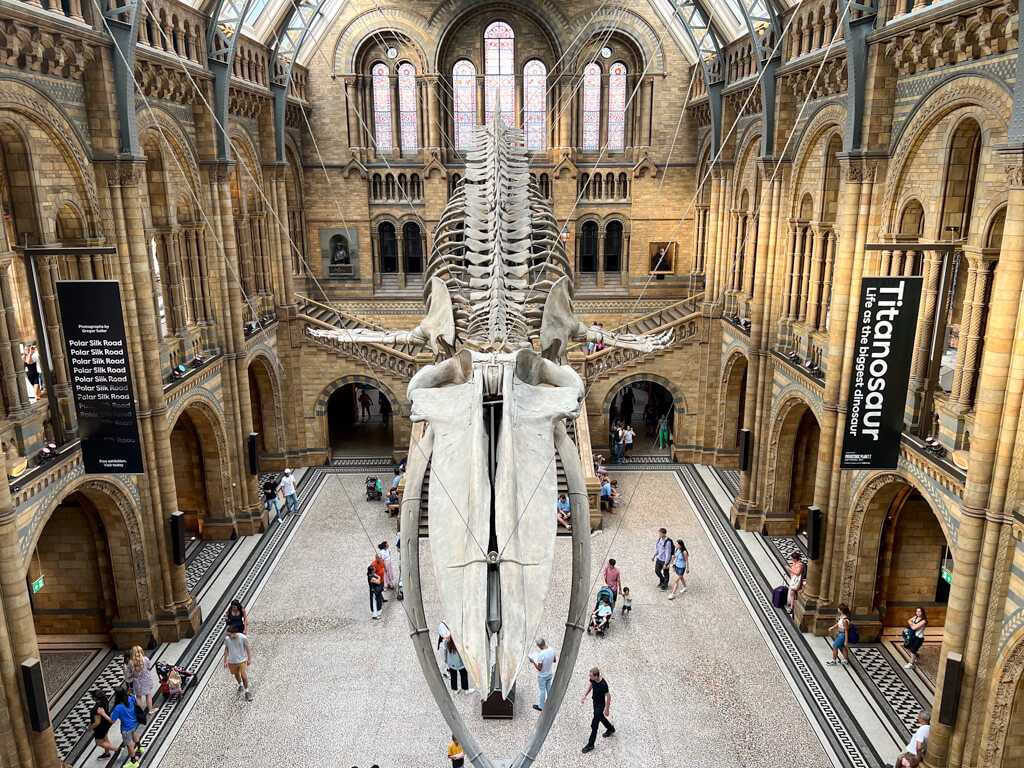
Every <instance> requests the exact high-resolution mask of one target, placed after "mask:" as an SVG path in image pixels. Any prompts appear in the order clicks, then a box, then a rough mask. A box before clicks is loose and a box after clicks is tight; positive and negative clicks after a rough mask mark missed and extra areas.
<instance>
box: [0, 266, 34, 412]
mask: <svg viewBox="0 0 1024 768" xmlns="http://www.w3.org/2000/svg"><path fill="white" fill-rule="evenodd" d="M14 301H15V298H14V291H13V290H12V289H11V260H10V258H8V259H6V260H4V261H3V262H2V263H0V307H2V321H0V325H2V330H3V340H2V341H0V366H2V370H4V371H6V372H7V373H5V374H4V388H5V391H6V392H7V393H8V397H9V398H10V397H12V396H13V399H11V400H10V405H11V410H26V409H27V408H28V407H29V406H30V405H31V403H30V402H29V399H28V384H27V382H26V381H25V364H24V363H23V362H22V360H21V339H20V338H19V337H18V321H17V317H16V316H15V312H14ZM8 356H9V357H8ZM15 393H16V396H15Z"/></svg>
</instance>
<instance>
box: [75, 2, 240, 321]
mask: <svg viewBox="0 0 1024 768" xmlns="http://www.w3.org/2000/svg"><path fill="white" fill-rule="evenodd" d="M92 4H93V7H95V8H96V11H97V14H98V15H99V17H100V19H101V20H102V21H103V24H104V27H106V29H107V34H108V35H109V34H111V31H110V27H109V25H108V23H107V19H106V17H105V16H103V14H102V12H100V8H99V4H98V2H97V0H92ZM161 32H162V30H161ZM165 42H166V41H165ZM114 47H115V48H117V51H118V55H119V56H120V57H121V59H122V61H123V63H124V64H125V65H126V66H127V64H128V60H127V59H126V58H125V56H124V53H123V52H122V51H121V49H120V48H118V47H117V46H114ZM172 50H173V49H172ZM175 55H176V54H175ZM183 68H184V67H183ZM187 71H188V70H187V69H186V72H187ZM131 76H132V81H133V83H134V84H135V89H136V90H137V91H138V94H139V95H140V96H141V97H142V102H143V104H145V106H146V110H147V112H148V113H149V116H150V118H152V120H153V123H154V125H155V127H156V132H157V134H158V135H159V136H160V140H161V142H162V144H163V146H164V149H165V150H166V151H167V152H168V154H169V155H170V156H171V158H172V159H173V160H174V164H175V166H176V167H177V169H178V172H179V173H180V174H181V176H182V178H184V179H189V178H190V174H189V173H188V172H187V171H186V170H185V168H184V167H183V166H182V164H181V160H179V159H178V155H177V153H176V152H175V151H174V149H173V147H172V146H171V143H170V140H169V139H168V138H167V136H166V134H165V133H164V129H163V126H161V125H160V122H159V120H158V119H157V116H156V112H155V111H154V110H153V105H152V104H151V103H150V101H149V98H148V97H147V96H146V94H145V91H143V89H142V85H141V84H140V83H139V80H138V78H137V77H135V73H134V71H132V72H131ZM193 85H194V84H193ZM243 165H244V164H243ZM185 186H186V187H187V188H188V191H189V195H190V196H191V197H192V201H193V202H194V203H195V204H196V208H197V209H198V211H199V214H200V215H201V216H202V217H203V223H204V224H205V225H206V228H207V229H208V230H209V232H210V236H211V237H212V238H213V241H214V243H216V245H217V250H218V251H219V252H220V254H221V257H222V258H223V259H224V263H225V264H226V265H227V268H228V272H229V273H230V274H231V276H232V277H233V278H234V280H235V282H236V283H238V288H239V290H240V291H241V292H242V297H243V299H245V303H246V304H247V305H248V306H249V309H250V311H251V312H252V313H253V317H254V318H259V317H260V314H259V312H257V310H256V308H255V307H254V306H253V303H252V300H251V299H250V298H249V295H248V294H247V293H246V291H245V286H244V285H242V281H241V279H240V277H239V275H238V273H237V272H236V271H235V267H234V265H233V264H232V263H231V259H229V258H228V256H227V252H226V251H225V250H224V244H223V242H222V241H221V239H220V238H219V237H217V231H216V229H215V228H214V226H213V224H212V223H211V222H210V219H209V217H208V216H207V214H206V205H205V204H204V203H203V201H202V200H201V199H200V198H199V196H198V193H197V192H196V190H194V189H193V188H192V185H191V184H185Z"/></svg>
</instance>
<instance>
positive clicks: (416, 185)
mask: <svg viewBox="0 0 1024 768" xmlns="http://www.w3.org/2000/svg"><path fill="white" fill-rule="evenodd" d="M409 196H410V197H412V199H413V200H419V199H420V198H421V197H423V186H422V185H421V184H420V177H419V174H416V173H414V174H413V175H412V176H410V177H409Z"/></svg>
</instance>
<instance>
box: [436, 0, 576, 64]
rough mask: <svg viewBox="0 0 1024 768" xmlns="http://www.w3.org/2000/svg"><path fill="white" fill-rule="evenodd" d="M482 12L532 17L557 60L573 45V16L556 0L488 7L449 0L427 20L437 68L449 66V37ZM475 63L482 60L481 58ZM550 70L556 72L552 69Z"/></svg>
mask: <svg viewBox="0 0 1024 768" xmlns="http://www.w3.org/2000/svg"><path fill="white" fill-rule="evenodd" d="M479 13H486V14H487V15H488V16H489V17H491V16H493V17H494V19H497V17H498V16H500V15H502V14H505V15H508V14H512V16H509V18H515V17H516V16H518V17H519V18H523V17H526V18H528V19H529V21H530V22H531V23H532V24H534V25H536V26H537V28H538V29H539V30H540V31H541V33H542V34H543V35H544V37H545V38H546V40H545V42H546V43H547V45H548V47H549V48H550V49H551V54H552V55H553V56H554V58H555V59H556V60H558V59H559V58H561V56H562V55H563V52H564V51H566V50H568V49H569V47H570V45H571V43H570V39H569V36H568V31H569V26H570V22H569V19H568V18H567V17H566V16H565V14H564V13H563V12H562V10H561V9H560V8H559V7H558V6H557V5H556V4H555V3H554V2H552V0H519V2H516V3H514V4H512V3H501V2H499V3H494V4H489V5H487V6H486V7H484V6H482V5H479V4H469V5H467V4H465V3H462V2H459V1H458V0H445V2H443V3H441V4H440V5H439V6H438V7H437V8H436V9H434V12H433V14H431V16H430V19H429V21H428V22H427V24H428V28H429V30H430V32H431V33H432V41H433V43H434V47H433V49H428V50H427V56H428V57H429V58H430V60H431V62H432V63H433V66H434V71H435V72H438V73H441V72H443V71H444V70H446V69H447V67H445V66H444V62H443V61H442V56H443V54H444V51H445V47H446V43H447V42H448V40H449V38H451V36H452V35H453V34H454V32H455V31H456V30H458V29H459V27H460V26H461V23H462V22H463V20H465V19H466V18H467V17H468V16H472V15H475V14H479ZM494 19H492V20H494ZM483 26H486V24H484V25H483ZM481 28H482V27H481ZM475 63H477V64H479V63H480V62H475ZM478 69H479V67H478ZM481 71H482V70H481ZM548 74H549V75H550V74H553V73H551V72H549V73H548Z"/></svg>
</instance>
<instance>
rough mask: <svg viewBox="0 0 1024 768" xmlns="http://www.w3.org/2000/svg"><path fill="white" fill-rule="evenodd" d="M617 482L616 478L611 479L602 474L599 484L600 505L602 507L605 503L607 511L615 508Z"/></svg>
mask: <svg viewBox="0 0 1024 768" xmlns="http://www.w3.org/2000/svg"><path fill="white" fill-rule="evenodd" d="M618 484H619V481H618V480H611V479H609V477H608V475H605V476H604V482H603V483H602V484H601V506H602V508H604V507H605V505H607V508H608V511H609V512H611V511H612V510H613V509H614V508H615V500H616V499H617V498H619V491H618V488H617V486H618Z"/></svg>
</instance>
